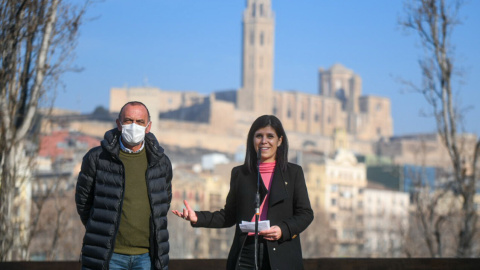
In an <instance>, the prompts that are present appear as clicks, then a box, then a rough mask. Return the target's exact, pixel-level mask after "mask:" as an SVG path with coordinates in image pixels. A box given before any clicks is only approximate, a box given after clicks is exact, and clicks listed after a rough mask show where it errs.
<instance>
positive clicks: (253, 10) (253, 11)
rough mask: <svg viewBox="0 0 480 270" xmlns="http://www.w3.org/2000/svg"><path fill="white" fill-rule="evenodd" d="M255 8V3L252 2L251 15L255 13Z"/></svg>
mask: <svg viewBox="0 0 480 270" xmlns="http://www.w3.org/2000/svg"><path fill="white" fill-rule="evenodd" d="M255 8H256V6H255V3H253V5H252V17H255V13H256V10H255Z"/></svg>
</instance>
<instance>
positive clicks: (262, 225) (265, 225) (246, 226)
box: [239, 220, 270, 232]
mask: <svg viewBox="0 0 480 270" xmlns="http://www.w3.org/2000/svg"><path fill="white" fill-rule="evenodd" d="M239 225H240V230H242V232H255V222H249V221H242V223H240V224H239ZM268 229H270V220H262V221H259V222H258V231H259V232H261V231H263V230H268Z"/></svg>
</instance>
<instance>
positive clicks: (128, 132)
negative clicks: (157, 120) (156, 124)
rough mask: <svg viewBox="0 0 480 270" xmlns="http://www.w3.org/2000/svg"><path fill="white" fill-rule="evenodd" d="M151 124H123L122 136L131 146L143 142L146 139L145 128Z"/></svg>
mask: <svg viewBox="0 0 480 270" xmlns="http://www.w3.org/2000/svg"><path fill="white" fill-rule="evenodd" d="M148 125H150V123H148V124H147V126H145V127H142V126H140V125H137V124H135V123H131V124H129V125H122V138H123V140H124V141H125V142H126V143H127V144H128V145H130V146H136V145H139V144H140V143H142V142H143V140H144V139H145V129H146V128H147V127H148Z"/></svg>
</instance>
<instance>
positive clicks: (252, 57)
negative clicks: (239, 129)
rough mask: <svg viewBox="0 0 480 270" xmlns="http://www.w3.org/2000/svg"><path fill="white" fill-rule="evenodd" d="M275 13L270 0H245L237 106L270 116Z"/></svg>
mask: <svg viewBox="0 0 480 270" xmlns="http://www.w3.org/2000/svg"><path fill="white" fill-rule="evenodd" d="M274 29H275V26H274V13H273V11H272V7H271V0H247V7H246V9H245V11H244V12H243V53H242V57H243V59H242V87H241V89H240V90H239V91H238V97H237V107H238V109H240V110H247V111H253V112H255V113H256V114H272V104H273V101H272V100H273V48H274Z"/></svg>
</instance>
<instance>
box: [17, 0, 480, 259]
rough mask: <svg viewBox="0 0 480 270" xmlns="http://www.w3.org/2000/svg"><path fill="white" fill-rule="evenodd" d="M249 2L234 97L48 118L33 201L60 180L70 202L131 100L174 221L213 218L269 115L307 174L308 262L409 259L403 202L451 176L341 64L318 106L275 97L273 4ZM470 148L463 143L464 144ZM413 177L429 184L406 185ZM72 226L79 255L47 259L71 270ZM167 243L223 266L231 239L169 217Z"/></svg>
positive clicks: (139, 94) (293, 96)
mask: <svg viewBox="0 0 480 270" xmlns="http://www.w3.org/2000/svg"><path fill="white" fill-rule="evenodd" d="M246 2H247V5H246V8H245V10H244V11H243V32H242V38H243V54H242V56H241V57H242V86H241V87H240V88H239V89H235V90H232V89H229V90H225V91H218V92H213V93H211V94H209V95H206V96H205V95H201V94H199V93H196V92H193V91H192V92H182V91H173V90H163V89H160V88H155V87H128V88H117V87H113V88H112V89H111V90H110V103H109V104H110V105H109V108H108V110H109V111H108V112H103V113H102V114H100V113H96V114H92V115H81V114H71V113H67V112H58V113H57V114H55V115H53V116H49V117H46V118H45V119H44V122H43V125H42V134H43V135H42V137H43V138H42V140H41V141H40V142H41V146H40V147H41V149H44V147H46V148H49V149H50V150H48V151H47V150H45V149H44V151H40V153H39V156H38V159H37V163H38V167H37V169H36V170H35V171H34V172H33V173H35V175H36V177H34V178H33V180H32V182H33V184H32V187H31V190H32V191H33V198H34V199H35V198H36V197H35V196H37V197H38V196H40V195H41V194H44V193H45V191H46V190H48V189H49V188H51V187H52V186H57V182H56V180H55V179H58V178H59V176H60V175H63V177H64V179H65V180H64V183H63V185H62V189H63V190H65V192H64V194H65V196H68V194H70V196H72V195H71V194H73V193H72V190H73V189H74V183H75V181H76V177H77V175H78V171H79V164H80V163H81V156H82V155H83V154H85V153H86V151H87V149H88V148H90V147H92V146H93V145H98V144H96V143H98V142H99V140H100V139H101V138H102V137H103V134H104V132H105V131H106V130H108V129H110V128H113V127H114V126H115V124H114V121H115V118H116V115H117V114H118V112H119V110H120V108H121V107H122V106H123V105H124V104H125V103H126V102H128V101H132V100H137V101H141V102H143V103H145V104H146V105H147V107H148V108H149V110H150V115H151V118H152V122H153V126H152V130H151V132H153V133H154V134H155V135H156V137H157V139H158V140H159V142H160V144H161V145H162V146H164V147H165V148H166V153H167V154H168V155H169V156H170V158H171V160H172V162H173V165H174V178H173V200H172V207H171V208H172V209H182V208H183V200H188V201H189V203H190V205H191V206H192V207H193V208H194V209H195V210H212V211H214V210H218V209H220V208H222V207H223V205H224V203H225V198H226V194H227V192H228V188H229V180H230V170H231V169H232V168H233V167H234V166H236V165H238V164H241V163H242V162H243V159H244V154H245V140H246V136H247V132H248V129H249V127H250V125H251V123H252V122H253V120H254V119H256V118H257V117H258V116H260V115H263V114H274V115H276V116H277V117H278V118H279V119H280V120H281V121H282V123H283V124H284V127H285V129H286V131H287V134H288V138H289V144H290V157H289V159H290V160H291V161H292V162H295V163H298V164H299V165H301V166H302V167H303V169H304V172H305V177H306V181H307V187H308V191H309V198H310V201H311V204H312V207H313V209H314V212H315V220H314V222H313V223H312V225H311V226H310V227H309V228H308V229H307V230H306V231H305V232H304V233H302V235H301V237H302V245H303V252H304V254H305V257H363V256H365V257H402V256H406V255H405V253H404V252H403V251H404V250H403V247H404V245H405V239H406V234H408V231H409V229H410V228H409V226H410V224H409V220H410V218H411V215H410V213H411V210H412V208H413V207H412V205H411V203H412V200H411V194H412V192H415V191H417V190H418V189H417V188H418V186H419V185H430V186H433V187H432V188H433V189H435V185H436V181H438V179H439V178H441V177H440V176H441V175H443V174H442V171H448V168H449V165H448V164H449V159H448V154H447V153H446V150H445V149H444V148H443V146H442V144H441V140H440V138H439V137H438V136H437V135H434V134H428V135H425V134H417V135H411V136H401V137H396V136H394V134H393V120H392V116H391V101H390V99H389V98H387V97H381V96H371V95H369V96H365V95H362V79H361V77H360V75H358V74H356V73H355V72H354V71H352V70H350V69H348V68H347V67H344V66H343V65H341V64H334V65H333V66H331V67H330V68H328V69H323V68H320V69H319V70H318V81H319V84H318V93H317V94H307V93H302V92H300V91H283V90H278V89H274V88H273V76H274V57H273V56H274V53H273V52H274V43H275V39H274V36H275V35H274V30H275V20H274V18H275V16H274V12H273V10H272V8H271V0H247V1H246ZM475 138H476V137H475V136H472V135H465V136H464V137H462V138H460V139H461V140H464V141H465V143H466V144H469V143H472V142H475ZM95 142H96V143H95ZM65 168H68V170H67V171H65V170H64V169H65ZM412 168H413V169H412ZM415 168H417V169H415ZM470 169H471V168H470ZM420 171H421V172H427V173H424V174H421V173H417V174H414V175H410V174H409V173H408V172H420ZM48 172H50V173H48ZM443 180H445V179H443ZM24 194H27V193H24ZM27 197H28V195H24V196H22V197H21V200H29V199H30V198H27ZM71 200H72V202H73V198H71ZM477 201H478V200H477ZM74 214H75V213H73V215H72V216H75V215H74ZM23 215H25V214H23ZM65 222H67V221H65ZM76 222H77V223H76V224H77V225H78V226H81V225H80V222H79V220H77V221H76ZM69 226H70V227H69V228H70V230H69V231H68V232H70V233H69V234H70V236H69V239H70V240H71V241H73V242H76V244H77V246H78V247H77V249H75V247H74V248H72V251H71V253H69V254H66V253H65V252H63V253H62V252H60V251H62V248H61V247H60V246H56V247H53V248H54V250H57V251H58V254H57V255H56V256H57V258H62V259H77V258H78V256H77V257H75V256H73V255H72V254H75V253H76V252H77V253H78V254H79V252H80V247H81V236H82V235H83V234H82V233H81V231H80V232H75V230H73V229H71V228H72V226H73V225H72V224H71V222H70V225H69ZM169 231H170V236H171V250H170V254H171V257H172V258H226V256H227V254H228V250H229V248H230V244H231V241H232V239H233V228H228V229H201V228H192V227H191V226H190V225H189V224H188V223H187V222H184V221H183V220H181V219H179V218H176V217H175V216H173V215H171V216H169ZM74 234H78V235H74ZM65 242H68V241H67V240H65ZM73 246H75V245H73ZM30 255H31V256H32V257H35V258H38V259H45V258H46V257H47V251H45V250H42V248H41V246H40V245H37V247H36V248H35V249H33V250H31V251H30ZM420 255H421V254H420ZM72 256H73V257H72Z"/></svg>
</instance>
